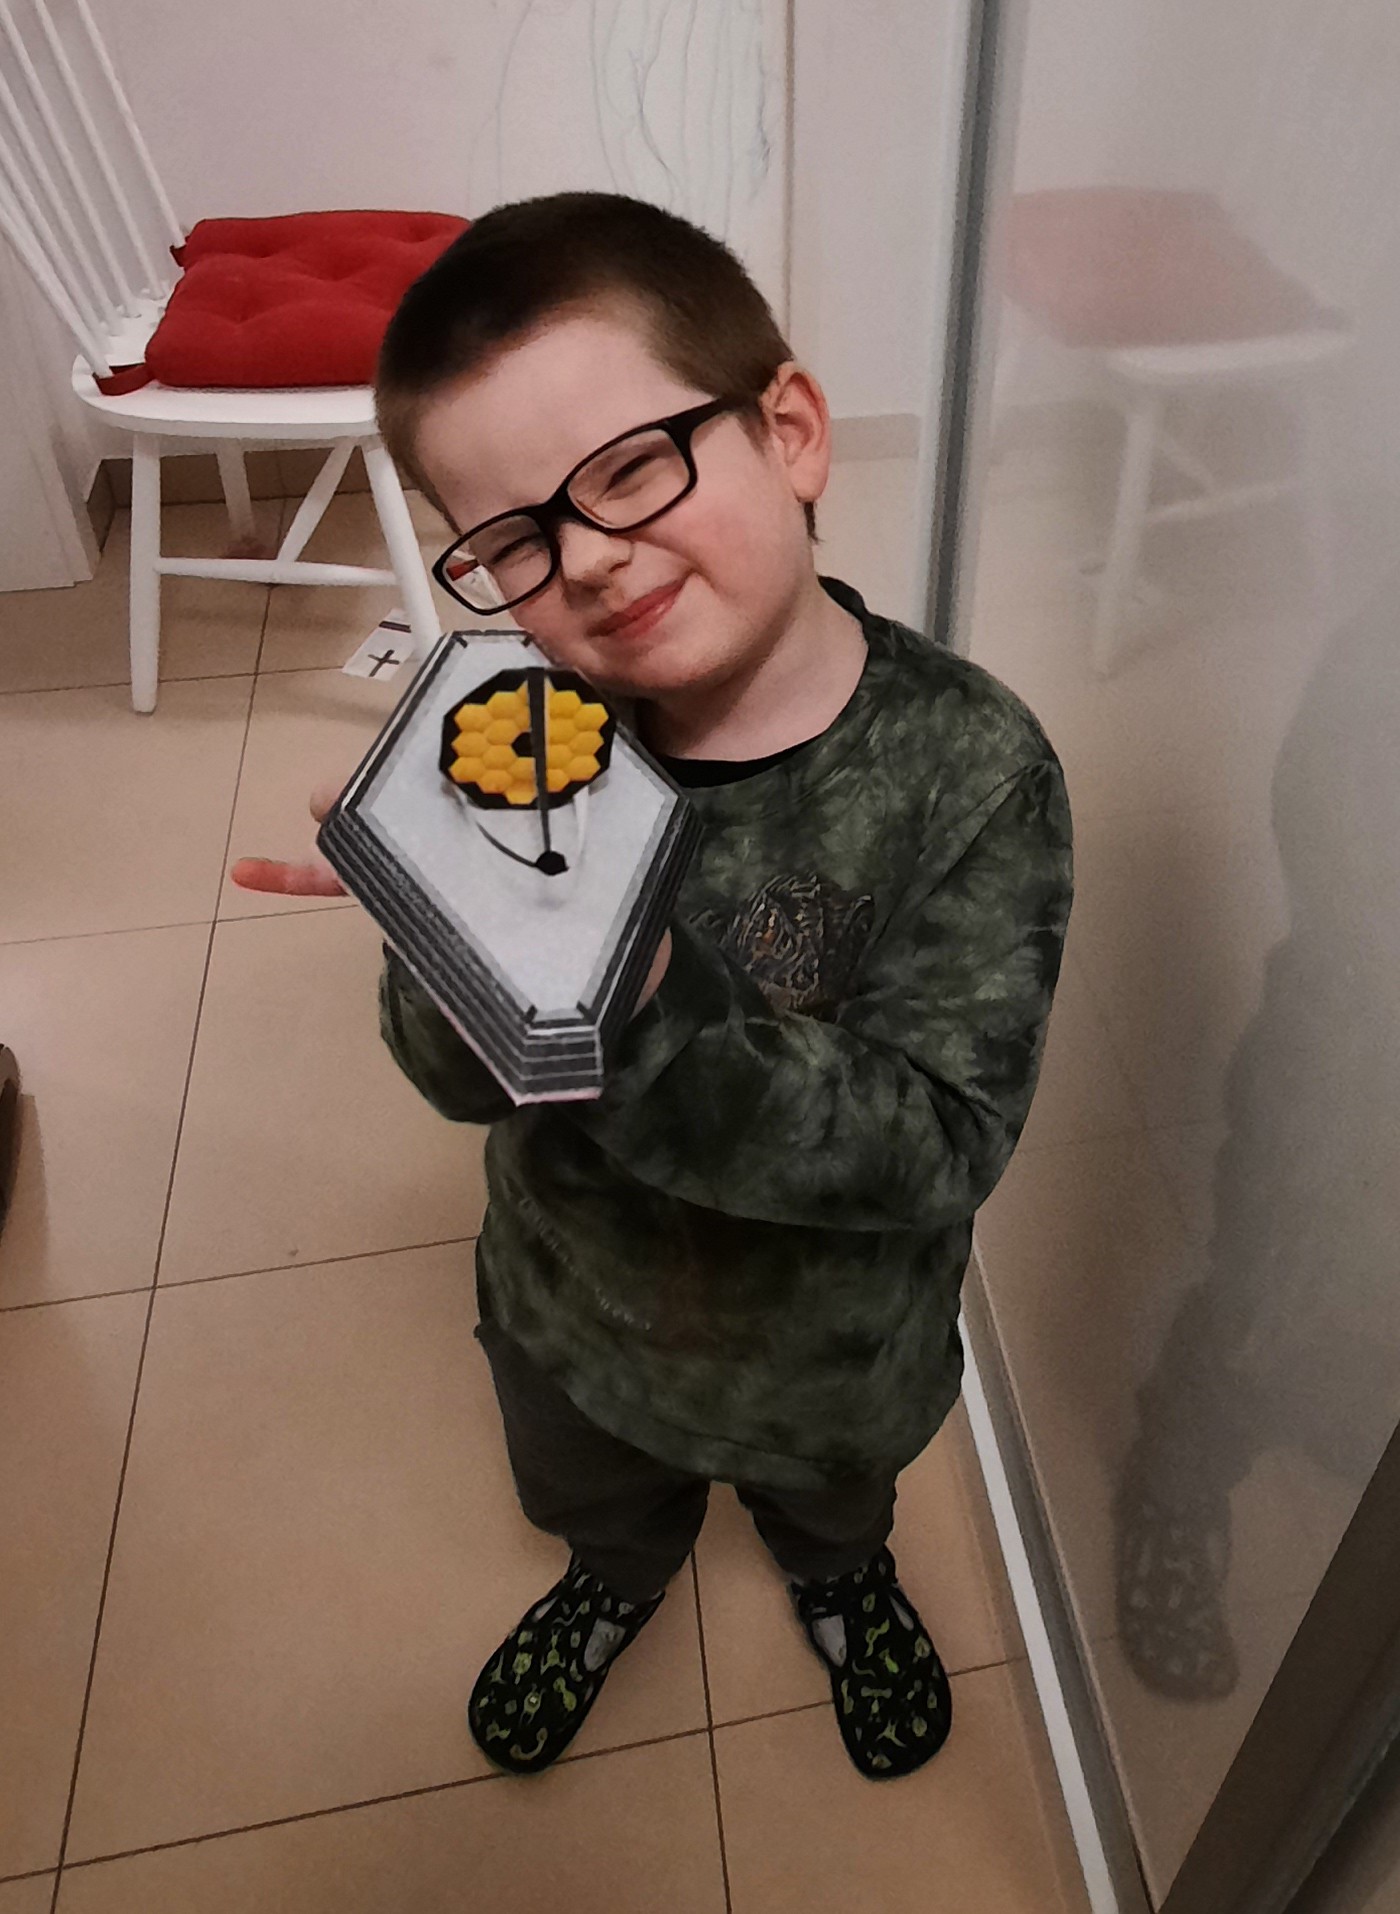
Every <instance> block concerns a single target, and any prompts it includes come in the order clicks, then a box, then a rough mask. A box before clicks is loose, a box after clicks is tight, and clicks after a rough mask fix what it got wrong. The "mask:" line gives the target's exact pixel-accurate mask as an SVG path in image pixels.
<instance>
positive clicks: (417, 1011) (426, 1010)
mask: <svg viewBox="0 0 1400 1914" xmlns="http://www.w3.org/2000/svg"><path fill="white" fill-rule="evenodd" d="M379 1029H380V1033H381V1034H382V1036H383V1038H384V1041H385V1043H387V1044H388V1046H389V1050H390V1053H391V1054H392V1056H393V1058H394V1061H395V1062H396V1063H397V1064H398V1066H399V1068H400V1069H401V1070H402V1071H403V1073H404V1075H405V1076H406V1077H407V1078H408V1080H409V1082H410V1083H411V1084H412V1085H413V1086H414V1088H415V1089H416V1090H420V1091H421V1092H422V1094H423V1095H424V1096H425V1097H426V1098H427V1099H428V1101H429V1103H431V1104H432V1106H433V1108H434V1109H435V1110H436V1111H437V1112H438V1114H439V1115H440V1116H445V1117H447V1118H448V1119H449V1120H450V1121H451V1122H453V1123H496V1122H498V1121H499V1120H500V1119H501V1118H502V1117H507V1116H509V1115H510V1113H511V1111H512V1110H514V1108H515V1105H514V1103H513V1102H512V1101H511V1099H510V1097H509V1096H508V1095H507V1093H506V1092H505V1090H504V1089H502V1087H501V1085H500V1084H499V1083H498V1082H497V1081H496V1078H495V1077H494V1076H493V1075H492V1074H491V1072H490V1071H489V1070H488V1069H487V1067H486V1065H485V1064H484V1063H483V1062H482V1061H481V1059H480V1057H478V1056H477V1054H476V1052H475V1051H474V1050H473V1049H472V1048H471V1046H470V1044H468V1043H465V1042H463V1040H462V1038H461V1037H459V1036H458V1034H457V1032H456V1031H455V1030H454V1029H453V1028H452V1025H451V1024H450V1023H449V1022H448V1021H447V1019H446V1017H444V1016H443V1014H442V1012H441V1011H440V1010H439V1009H438V1007H437V1005H436V1004H435V1003H434V1002H433V1000H432V998H431V997H430V996H429V995H428V993H427V991H425V990H424V989H423V987H422V985H421V984H419V983H418V982H417V980H416V979H415V978H414V977H413V975H412V973H411V972H410V971H409V970H408V968H407V966H406V965H405V964H404V963H403V961H402V959H401V958H399V957H398V956H397V955H396V954H395V953H394V952H393V951H392V950H387V949H386V950H385V953H384V973H383V976H382V977H381V978H380V982H379Z"/></svg>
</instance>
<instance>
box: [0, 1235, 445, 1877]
mask: <svg viewBox="0 0 1400 1914" xmlns="http://www.w3.org/2000/svg"><path fill="white" fill-rule="evenodd" d="M479 1233H480V1232H479V1231H478V1232H476V1233H474V1234H472V1235H470V1236H435V1237H434V1238H433V1239H432V1241H431V1242H428V1243H394V1244H391V1245H390V1247H389V1248H387V1249H357V1250H351V1251H350V1252H349V1254H348V1255H345V1256H316V1257H312V1258H311V1259H310V1260H309V1261H307V1262H305V1263H268V1264H266V1265H264V1266H263V1267H260V1268H258V1269H223V1270H219V1271H218V1272H217V1273H216V1274H215V1275H213V1276H170V1277H167V1278H166V1279H165V1281H164V1282H157V1281H156V1278H155V1276H154V1275H153V1276H152V1278H151V1281H150V1282H149V1283H132V1284H130V1285H128V1286H127V1287H126V1288H123V1289H94V1290H90V1291H87V1292H85V1293H84V1294H83V1295H81V1296H38V1297H36V1298H35V1299H34V1301H33V1302H28V1303H6V1302H0V1316H11V1315H18V1313H19V1312H20V1311H21V1310H22V1309H61V1308H62V1307H63V1306H64V1304H66V1303H100V1302H104V1301H105V1300H106V1299H107V1297H109V1296H144V1295H145V1294H146V1292H147V1290H149V1289H150V1288H152V1287H153V1286H154V1287H156V1288H158V1289H161V1290H167V1289H193V1288H195V1287H197V1286H198V1285H199V1284H201V1283H236V1282H238V1281H239V1280H240V1279H241V1278H242V1277H244V1276H295V1275H298V1274H299V1273H301V1272H302V1271H305V1270H312V1269H332V1268H334V1267H335V1266H336V1265H337V1264H339V1263H363V1262H368V1261H369V1260H370V1259H371V1258H372V1257H375V1256H409V1255H412V1254H413V1252H414V1251H415V1250H420V1249H452V1248H455V1247H456V1246H457V1245H458V1244H462V1245H466V1244H468V1243H474V1242H475V1241H476V1238H477V1235H478V1234H479ZM39 1871H40V1872H41V1873H47V1872H48V1870H47V1869H46V1868H42V1869H40V1870H39ZM3 1878H4V1876H3V1875H0V1880H2V1879H3Z"/></svg>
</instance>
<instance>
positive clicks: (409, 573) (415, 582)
mask: <svg viewBox="0 0 1400 1914" xmlns="http://www.w3.org/2000/svg"><path fill="white" fill-rule="evenodd" d="M360 450H361V451H362V452H363V453H364V459H365V470H366V472H368V474H369V489H370V491H371V492H373V494H374V509H375V511H376V512H377V513H378V514H379V524H380V529H381V530H382V531H383V533H384V543H385V544H386V545H387V546H388V548H389V562H390V564H391V565H392V566H393V568H394V576H395V578H397V580H398V582H399V596H400V597H401V598H402V600H403V608H404V615H405V616H406V617H407V619H408V624H409V629H410V631H411V632H412V633H413V650H414V654H415V655H416V656H421V655H422V654H423V653H424V652H427V651H430V650H431V649H432V647H433V646H434V645H435V644H436V643H437V641H438V639H439V638H440V637H441V636H442V622H441V620H440V619H439V617H438V613H437V607H436V606H435V605H434V603H433V591H432V586H431V585H430V584H429V583H428V573H427V568H426V567H425V566H424V564H423V554H422V552H420V551H419V549H418V534H417V532H416V531H414V529H413V519H412V517H411V515H410V513H409V509H408V500H407V499H406V498H405V497H404V495H403V487H402V485H400V483H399V475H398V473H397V472H396V471H395V470H394V461H393V460H392V459H391V458H390V457H389V454H388V453H387V452H386V451H385V450H384V447H383V446H382V445H381V444H380V442H379V440H378V439H365V440H363V441H362V442H361V446H360Z"/></svg>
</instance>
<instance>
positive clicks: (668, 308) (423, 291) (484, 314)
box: [375, 193, 816, 537]
mask: <svg viewBox="0 0 1400 1914" xmlns="http://www.w3.org/2000/svg"><path fill="white" fill-rule="evenodd" d="M600 299H602V300H607V299H612V300H616V301H619V302H621V303H623V304H624V305H631V306H632V307H634V308H635V309H636V310H637V312H638V314H639V316H640V319H641V323H642V326H643V329H644V331H645V333H646V336H647V342H648V344H649V345H650V347H651V349H652V351H653V352H654V353H655V355H656V357H657V358H658V359H659V360H660V362H661V364H662V365H664V366H665V367H666V368H667V370H668V371H670V372H673V373H675V375H676V377H677V378H679V379H684V380H685V381H686V382H687V383H688V384H690V385H694V386H696V387H697V388H698V389H699V390H700V391H702V392H708V393H711V394H712V395H713V396H714V397H715V398H739V399H747V400H749V401H750V402H751V410H750V418H751V420H757V419H758V418H760V417H761V411H760V407H759V403H758V402H759V399H760V398H761V396H762V395H763V393H764V392H765V391H766V390H767V389H768V386H769V384H770V383H771V381H772V379H773V375H774V374H775V373H776V372H777V370H778V368H779V367H780V366H781V365H784V364H785V363H786V362H787V361H788V360H790V359H791V358H792V356H793V355H792V352H791V350H790V348H789V346H788V343H787V341H786V339H784V337H783V335H782V333H781V331H780V330H779V329H778V323H777V321H776V320H775V319H774V317H773V313H772V310H771V308H770V307H769V305H768V302H767V300H766V299H765V298H764V297H763V294H762V293H761V292H760V291H759V289H758V287H757V286H756V285H755V284H754V282H753V281H752V279H750V277H749V275H748V273H747V272H745V270H744V268H743V266H742V265H741V264H740V262H739V260H738V259H737V258H736V257H735V255H734V254H733V253H732V252H731V251H730V250H729V248H728V247H727V246H725V245H723V244H722V243H721V242H720V241H719V240H718V239H715V238H713V237H712V235H711V234H709V233H707V232H703V231H702V230H701V229H700V227H698V226H693V225H691V223H690V222H689V220H685V219H680V218H678V217H677V215H676V214H674V213H668V212H666V211H664V210H663V209H662V208H661V207H660V206H653V205H651V204H650V203H649V202H648V201H646V200H640V199H629V198H627V197H625V196H624V195H623V194H620V193H553V194H550V195H548V196H546V197H544V198H541V199H526V200H519V201H517V202H516V203H514V204H513V205H508V206H497V207H494V208H493V209H492V210H491V211H490V212H489V213H485V214H483V216H482V217H481V218H480V219H479V220H477V221H476V222H475V224H474V225H472V226H470V227H468V229H467V231H466V232H464V233H463V234H462V236H461V237H460V238H459V239H457V240H454V241H453V243H452V245H450V246H449V247H448V249H447V251H446V252H445V253H443V254H442V256H441V257H440V258H439V259H438V260H437V261H436V262H435V263H434V264H433V265H431V266H430V267H429V268H428V270H427V271H426V272H425V273H424V274H423V275H422V277H421V278H419V279H417V280H415V281H414V283H413V284H412V285H411V286H410V287H409V289H408V291H407V293H406V294H405V295H404V298H403V302H402V304H401V305H400V306H399V309H398V311H397V312H396V313H395V314H394V316H393V318H392V320H391V321H390V322H389V328H388V331H387V332H386V334H385V336H384V344H383V347H382V349H381V351H380V354H379V369H378V372H377V374H376V377H375V405H376V409H377V412H378V416H379V430H380V433H381V435H382V436H383V439H384V443H385V444H386V445H387V447H388V448H389V452H390V454H391V455H392V456H393V458H394V459H395V460H396V461H397V463H398V465H399V466H400V468H401V469H402V470H403V472H404V473H405V474H406V475H407V477H408V479H409V480H410V482H411V483H412V484H414V485H416V486H418V488H419V489H420V490H421V491H423V492H425V493H426V494H427V496H428V497H429V498H430V499H431V500H432V501H433V503H434V504H435V505H436V506H437V508H438V510H439V511H441V512H442V513H443V516H444V517H445V518H448V519H449V522H450V518H451V515H450V513H448V512H447V511H446V510H445V508H444V506H443V503H442V500H441V499H440V498H439V497H438V496H437V493H436V492H435V490H434V488H433V486H432V483H431V481H430V480H429V479H428V477H427V475H426V473H425V472H424V471H423V469H422V466H421V464H420V463H419V460H418V455H417V438H418V427H419V422H420V420H421V418H422V415H423V409H424V407H425V406H426V405H427V403H428V402H429V401H430V400H431V399H432V398H433V396H434V394H436V393H437V392H438V391H440V390H441V388H442V387H443V386H444V385H446V384H448V383H449V382H452V381H455V380H457V379H459V378H462V377H464V376H465V375H466V374H468V373H471V372H473V371H479V370H483V369H484V368H485V367H486V366H487V365H488V364H489V363H490V362H491V360H492V359H493V358H495V357H496V355H497V354H499V353H501V352H503V351H505V350H506V349H507V348H508V347H509V346H511V345H514V344H517V343H518V342H519V341H521V340H522V339H524V338H526V337H527V336H528V335H529V334H531V333H533V332H535V331H537V330H539V329H540V328H541V327H542V326H544V325H545V324H547V323H548V321H549V320H551V319H554V318H557V317H558V316H559V315H560V314H561V313H563V312H564V311H566V310H567V309H569V308H570V307H577V306H581V305H585V304H589V303H591V302H594V301H597V300H600ZM806 516H807V530H808V532H809V533H811V535H812V536H813V537H815V536H816V513H815V510H814V508H813V507H812V505H811V504H808V505H807V507H806Z"/></svg>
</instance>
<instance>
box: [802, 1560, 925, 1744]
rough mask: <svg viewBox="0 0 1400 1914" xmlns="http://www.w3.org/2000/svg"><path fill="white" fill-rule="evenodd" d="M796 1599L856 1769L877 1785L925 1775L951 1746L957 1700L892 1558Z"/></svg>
mask: <svg viewBox="0 0 1400 1914" xmlns="http://www.w3.org/2000/svg"><path fill="white" fill-rule="evenodd" d="M792 1599H793V1605H794V1606H795V1608H796V1609H797V1615H798V1620H799V1621H800V1622H801V1623H802V1626H803V1628H804V1629H805V1630H806V1631H807V1639H808V1640H809V1641H810V1642H811V1644H812V1646H813V1648H815V1649H816V1651H817V1653H818V1654H819V1655H820V1656H821V1658H822V1660H823V1661H824V1662H825V1663H826V1666H827V1672H828V1674H829V1675H830V1677H831V1698H832V1700H833V1702H834V1703H835V1705H836V1722H837V1726H838V1727H839V1728H840V1730H841V1739H842V1741H844V1742H845V1744H846V1752H847V1754H848V1755H849V1756H850V1757H851V1760H852V1761H853V1762H854V1763H855V1765H856V1767H857V1768H859V1770H860V1772H861V1773H862V1774H863V1775H866V1776H867V1777H868V1778H869V1779H870V1780H872V1781H890V1780H894V1779H895V1778H896V1777H897V1776H899V1775H904V1774H912V1773H913V1772H914V1770H915V1769H916V1768H921V1767H922V1766H923V1765H924V1763H925V1762H926V1761H928V1760H929V1759H930V1758H931V1757H932V1756H933V1755H936V1754H937V1753H938V1750H939V1749H940V1748H941V1747H942V1746H943V1744H944V1742H945V1741H946V1740H947V1739H948V1734H949V1730H950V1729H951V1728H952V1725H953V1698H952V1694H951V1692H950V1690H949V1687H948V1677H947V1675H946V1674H945V1673H944V1670H943V1664H942V1662H940V1660H939V1659H938V1655H937V1652H936V1650H935V1649H934V1646H933V1643H932V1641H931V1640H930V1639H929V1633H928V1630H927V1629H926V1628H925V1627H924V1625H923V1623H922V1621H920V1619H919V1616H918V1613H917V1611H916V1610H915V1608H914V1606H913V1604H912V1603H911V1602H910V1600H909V1598H908V1596H907V1595H906V1594H905V1593H904V1591H903V1589H902V1588H901V1587H900V1586H899V1582H898V1581H897V1579H896V1573H895V1565H894V1557H893V1556H892V1555H891V1554H890V1552H889V1550H888V1549H887V1548H885V1549H881V1550H880V1553H879V1554H878V1555H877V1556H876V1557H875V1559H874V1560H873V1561H872V1562H869V1563H867V1565H866V1566H865V1567H864V1568H857V1569H853V1570H852V1571H851V1572H850V1574H848V1575H839V1576H837V1577H836V1578H835V1580H834V1581H830V1582H799V1583H794V1584H792Z"/></svg>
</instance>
